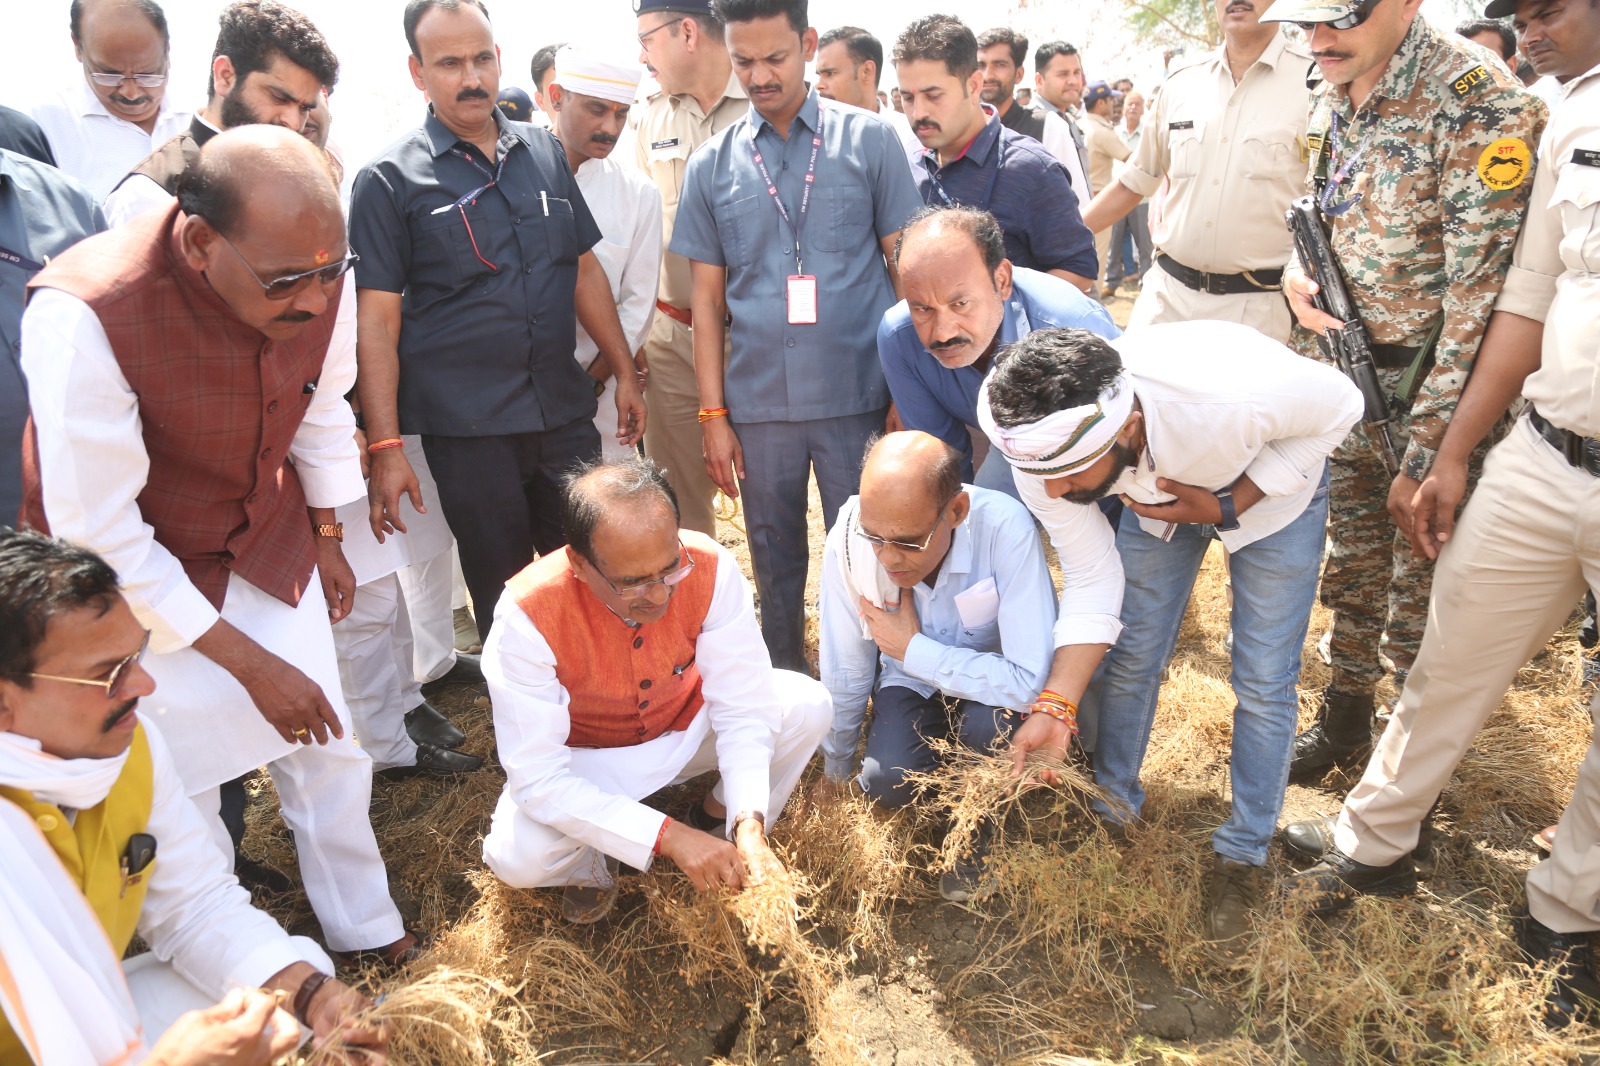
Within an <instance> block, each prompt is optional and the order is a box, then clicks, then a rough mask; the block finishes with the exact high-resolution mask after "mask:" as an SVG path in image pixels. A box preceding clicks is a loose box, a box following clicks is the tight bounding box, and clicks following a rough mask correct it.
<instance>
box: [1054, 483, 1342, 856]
mask: <svg viewBox="0 0 1600 1066" xmlns="http://www.w3.org/2000/svg"><path fill="white" fill-rule="evenodd" d="M1327 524H1328V484H1327V476H1326V474H1324V476H1323V482H1322V486H1321V487H1320V488H1319V489H1318V490H1317V493H1316V495H1315V496H1314V497H1312V500H1311V502H1310V504H1308V505H1307V506H1306V509H1305V511H1304V512H1303V513H1302V514H1301V515H1300V517H1298V518H1296V519H1295V520H1294V521H1293V522H1291V523H1289V525H1287V526H1285V527H1284V528H1283V529H1281V530H1279V531H1278V532H1276V533H1274V534H1272V535H1271V536H1269V537H1263V538H1262V539H1261V540H1258V541H1256V542H1255V543H1253V544H1250V545H1248V546H1246V547H1244V548H1241V549H1239V550H1238V551H1236V552H1232V553H1230V555H1229V557H1228V568H1229V572H1230V576H1231V579H1232V584H1233V620H1232V621H1233V669H1232V673H1231V675H1230V680H1231V681H1232V683H1233V693H1234V698H1235V700H1236V701H1237V702H1236V703H1235V705H1234V710H1233V755H1232V758H1231V760H1230V778H1231V782H1232V786H1233V809H1232V811H1231V812H1230V814H1229V816H1228V820H1227V821H1226V822H1224V823H1223V825H1222V827H1221V828H1220V829H1218V830H1217V831H1216V832H1215V833H1214V834H1212V837H1211V844H1212V847H1213V848H1215V849H1216V852H1217V854H1219V855H1221V856H1222V857H1223V858H1225V859H1232V860H1233V861H1234V862H1243V863H1249V864H1250V865H1252V866H1260V865H1262V864H1263V863H1265V862H1266V861H1267V845H1268V844H1269V842H1270V841H1271V839H1272V832H1273V830H1274V829H1275V828H1276V826H1277V824H1278V813H1279V811H1280V810H1281V809H1282V807H1283V792H1284V788H1285V787H1286V786H1287V785H1288V783H1289V756H1290V753H1291V750H1292V748H1293V744H1294V732H1295V724H1296V719H1297V716H1298V713H1299V709H1300V704H1299V699H1298V697H1297V696H1296V693H1295V682H1296V681H1297V680H1298V679H1299V677H1300V649H1301V645H1303V644H1304V643H1305V639H1306V627H1307V625H1308V623H1309V621H1310V618H1311V605H1312V604H1313V603H1314V602H1315V600H1316V594H1317V576H1318V573H1319V571H1320V570H1321V564H1322V545H1323V539H1324V537H1325V536H1326V532H1327ZM1215 537H1216V532H1215V530H1213V529H1212V527H1210V526H1194V525H1181V526H1178V527H1177V531H1176V532H1175V533H1174V534H1173V535H1172V539H1171V540H1170V541H1165V542H1163V541H1162V540H1161V539H1160V538H1159V537H1153V536H1151V535H1150V534H1148V533H1146V532H1145V531H1144V530H1143V529H1141V528H1140V526H1139V518H1138V516H1137V515H1135V514H1134V513H1133V512H1132V511H1128V512H1125V513H1124V514H1123V516H1122V521H1121V523H1120V525H1119V526H1118V528H1117V551H1118V553H1119V554H1120V555H1121V556H1122V566H1123V570H1124V571H1125V572H1126V574H1127V590H1126V592H1125V593H1124V595H1123V600H1122V623H1123V626H1124V628H1123V631H1122V636H1121V638H1120V639H1119V640H1118V641H1117V643H1116V645H1115V646H1113V647H1112V649H1111V650H1110V651H1109V652H1107V653H1106V657H1105V661H1104V662H1102V663H1101V664H1100V669H1099V671H1097V672H1096V674H1095V678H1094V681H1093V683H1091V685H1090V686H1089V691H1088V692H1087V693H1086V694H1085V696H1084V705H1085V709H1086V710H1088V711H1089V712H1090V713H1095V712H1096V711H1097V712H1098V720H1099V736H1098V739H1097V743H1096V747H1095V760H1094V767H1095V781H1096V783H1097V784H1098V785H1099V786H1100V787H1101V788H1102V789H1104V790H1105V792H1106V794H1107V795H1108V796H1109V797H1110V798H1111V803H1110V804H1107V803H1105V802H1104V801H1102V800H1096V801H1095V809H1096V810H1098V811H1099V812H1100V813H1101V814H1103V815H1105V816H1106V817H1108V818H1110V819H1112V820H1114V821H1123V820H1125V819H1127V818H1129V817H1133V816H1137V815H1138V813H1139V811H1140V809H1141V808H1142V807H1143V806H1144V795H1145V794H1144V789H1143V788H1142V787H1140V784H1139V767H1140V765H1141V764H1142V763H1143V762H1144V753H1145V749H1146V748H1147V747H1148V746H1149V743H1150V727H1151V725H1152V723H1153V722H1154V721H1155V716H1156V695H1157V692H1158V690H1159V689H1160V687H1161V679H1162V677H1163V676H1165V674H1166V669H1167V663H1168V661H1169V660H1170V659H1171V658H1172V652H1173V648H1174V647H1175V646H1176V644H1177V642H1178V627H1179V625H1180V623H1182V621H1183V613H1184V610H1185V609H1186V608H1187V607H1188V605H1189V595H1190V593H1191V592H1192V591H1193V588H1194V579H1195V577H1196V575H1198V574H1199V572H1200V563H1201V560H1203V559H1204V558H1205V554H1206V548H1207V547H1208V546H1209V545H1210V543H1211V541H1212V540H1213V539H1215Z"/></svg>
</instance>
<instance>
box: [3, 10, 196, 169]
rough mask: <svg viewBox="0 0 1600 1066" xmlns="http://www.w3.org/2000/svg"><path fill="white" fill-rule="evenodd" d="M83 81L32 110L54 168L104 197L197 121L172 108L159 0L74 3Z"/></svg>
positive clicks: (166, 43)
mask: <svg viewBox="0 0 1600 1066" xmlns="http://www.w3.org/2000/svg"><path fill="white" fill-rule="evenodd" d="M71 28H72V47H73V51H74V52H75V53H76V54H77V57H78V62H80V63H82V64H83V78H82V80H80V81H76V82H74V83H73V84H72V85H70V86H68V87H66V88H64V89H62V90H61V91H60V92H59V93H57V94H56V95H54V96H52V97H50V98H49V99H46V100H43V101H41V102H39V103H38V104H36V105H34V107H33V110H32V112H31V114H32V116H33V120H34V121H35V122H37V123H39V125H40V127H41V128H43V130H44V132H45V136H46V137H48V138H49V139H50V150H51V151H52V152H54V153H55V157H56V165H57V166H59V167H60V168H61V169H62V170H64V171H66V172H67V173H68V174H71V175H72V176H73V177H75V178H77V179H78V180H79V181H81V182H83V183H84V185H86V186H88V188H89V191H90V192H92V193H93V194H94V195H95V198H96V199H103V198H104V197H105V195H106V194H107V193H108V192H110V191H111V189H112V187H113V186H115V185H116V184H117V182H119V181H121V180H122V177H123V175H124V174H126V173H127V172H128V171H129V170H130V169H132V168H133V166H134V164H136V163H138V162H139V160H141V159H143V158H144V157H145V156H147V155H149V154H150V153H151V152H152V151H154V150H155V148H156V147H157V146H158V145H160V144H163V143H165V142H166V140H167V138H169V137H173V136H175V135H177V134H179V133H181V132H183V129H184V127H185V126H187V125H188V124H189V120H190V118H191V117H192V116H191V115H190V113H189V112H188V111H179V110H175V109H174V108H172V107H170V106H169V104H168V102H167V95H166V93H167V66H168V52H169V44H170V42H169V39H168V36H167V17H166V15H165V14H164V13H163V12H162V10H161V7H160V5H158V4H157V3H155V0H74V2H73V4H72V10H71Z"/></svg>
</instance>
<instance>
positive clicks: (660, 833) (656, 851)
mask: <svg viewBox="0 0 1600 1066" xmlns="http://www.w3.org/2000/svg"><path fill="white" fill-rule="evenodd" d="M671 824H672V819H671V818H663V819H662V820H661V828H660V829H659V830H657V831H656V845H655V847H653V848H651V849H650V854H651V855H654V856H659V855H660V854H661V841H662V840H663V839H665V837H666V835H667V826H669V825H671Z"/></svg>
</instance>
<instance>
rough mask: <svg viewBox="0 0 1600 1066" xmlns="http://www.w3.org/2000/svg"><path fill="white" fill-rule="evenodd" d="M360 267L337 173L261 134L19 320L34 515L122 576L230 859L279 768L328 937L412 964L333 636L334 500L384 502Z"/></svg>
mask: <svg viewBox="0 0 1600 1066" xmlns="http://www.w3.org/2000/svg"><path fill="white" fill-rule="evenodd" d="M354 260H355V256H354V255H353V254H352V253H351V252H350V251H349V247H348V245H347V244H346V241H345V230H344V216H343V214H342V212H341V210H340V205H339V194H338V188H337V186H335V185H334V182H333V174H332V170H331V169H330V167H329V164H328V161H327V156H326V155H325V154H324V153H323V152H322V151H321V150H320V149H318V148H317V147H316V146H314V145H312V144H311V143H310V142H309V141H307V140H305V139H304V138H303V137H301V136H300V135H299V134H298V133H293V132H290V131H289V130H286V129H282V128H280V127H277V126H261V125H252V126H242V127H240V128H238V129H235V130H229V131H227V132H226V133H220V134H218V135H217V136H216V137H214V138H213V139H212V140H211V141H210V143H208V144H207V145H206V146H205V147H204V148H202V149H201V150H200V154H199V155H198V156H197V157H196V159H195V162H194V165H193V166H192V167H191V168H190V169H189V170H188V171H187V172H186V173H185V175H184V177H183V180H182V181H181V182H180V183H179V192H178V202H177V203H176V204H173V205H172V206H171V207H169V208H168V209H167V210H166V211H163V212H151V213H148V214H145V215H141V216H140V217H139V218H137V219H134V220H133V221H132V222H129V223H127V224H126V225H123V226H120V227H117V228H116V229H113V230H111V231H109V232H107V233H104V234H100V235H98V236H97V237H95V238H92V239H91V240H90V241H86V242H84V243H83V244H82V245H80V246H78V247H76V248H74V249H72V250H71V251H70V252H69V253H66V254H63V255H61V256H59V257H57V258H56V259H54V260H53V261H52V262H51V263H50V265H49V266H48V267H46V268H45V269H44V271H42V272H41V273H40V274H39V276H38V277H36V278H35V279H34V280H33V283H32V286H31V288H32V299H31V300H30V302H29V305H28V310H27V311H26V312H24V314H23V324H22V351H23V353H24V354H23V370H24V372H25V374H26V376H27V379H28V385H29V400H30V405H31V407H32V410H33V426H32V430H31V432H30V433H29V434H28V436H27V438H26V439H25V441H24V452H23V477H24V486H25V490H26V498H25V503H24V518H25V520H26V522H27V523H28V524H29V525H31V526H33V527H34V528H39V529H49V530H51V531H52V532H54V533H55V534H56V535H57V536H60V537H63V538H65V539H67V540H70V541H74V542H76V543H80V544H84V545H86V546H88V547H90V548H93V549H95V550H97V551H99V552H100V553H101V554H102V555H104V556H105V558H106V561H107V562H108V563H111V564H112V565H113V566H114V567H115V568H116V569H117V570H118V572H119V573H120V574H121V575H122V578H123V581H124V586H123V591H124V595H125V596H126V597H127V600H128V602H129V605H130V606H131V607H132V608H133V610H134V613H135V615H136V616H137V617H138V618H139V620H140V622H141V624H143V625H144V626H145V627H146V628H148V629H150V630H151V631H152V636H151V640H150V654H149V656H148V657H147V659H146V661H145V666H146V669H148V670H149V672H150V673H151V675H152V676H153V677H155V678H156V680H157V681H159V682H160V685H161V688H162V695H161V697H160V700H159V704H158V705H157V707H155V708H153V710H155V711H157V712H158V713H159V714H160V716H161V720H162V724H163V726H164V727H165V733H166V737H167V741H168V743H169V744H170V745H171V747H172V752H173V757H174V761H175V762H176V764H177V767H178V772H179V773H180V774H182V775H183V783H184V788H185V791H186V792H187V793H188V794H189V795H190V796H192V797H194V798H195V800H196V802H197V805H198V806H199V807H200V808H201V809H202V811H204V813H205V814H206V816H207V818H208V819H209V821H210V825H211V828H212V830H213V833H214V835H215V836H216V839H217V843H218V845H219V846H220V847H222V848H223V849H225V850H226V849H228V848H230V846H231V843H230V840H229V835H228V830H227V829H226V828H225V826H224V823H223V820H222V816H221V812H220V800H219V786H221V785H222V784H223V783H225V782H228V781H232V780H234V779H235V778H237V777H239V776H240V775H242V774H245V773H248V772H249V771H251V770H254V769H256V768H258V767H261V766H267V767H268V768H269V769H270V771H271V772H272V776H273V780H274V782H275V783H276V785H277V790H278V795H279V798H280V800H281V801H282V806H283V814H284V820H285V821H286V822H287V823H288V825H289V827H290V828H291V829H292V830H293V832H294V835H295V845H296V847H297V849H298V850H299V853H300V870H301V874H302V876H303V879H304V881H305V886H306V895H307V897H308V898H309V899H310V902H311V906H312V909H313V910H315V911H316V913H317V916H318V918H319V919H320V920H321V922H322V928H323V932H324V933H325V934H326V937H327V940H328V943H329V945H330V946H331V947H332V948H334V949H335V950H337V951H360V950H370V949H374V948H376V947H380V946H387V947H388V948H390V949H393V953H396V954H397V953H399V952H400V951H403V950H405V949H406V948H409V947H410V946H411V943H412V941H411V940H410V938H409V936H408V934H406V932H405V929H404V927H403V926H402V924H401V920H400V914H399V912H398V911H397V910H396V909H395V906H394V904H393V902H392V901H391V900H390V898H389V891H388V882H387V878H386V875H385V872H384V865H383V858H382V856H380V855H379V853H378V847H377V842H376V840H375V839H374V838H373V835H372V828H371V825H370V822H369V820H368V814H367V806H368V801H369V798H370V796H371V790H372V763H371V760H370V759H369V758H368V756H367V755H366V754H365V753H364V752H363V751H362V750H361V749H360V748H359V747H358V746H357V745H356V744H355V743H354V740H353V738H352V737H351V735H350V731H349V728H348V716H347V713H346V708H345V705H344V701H343V699H342V698H341V696H340V693H339V675H338V669H337V666H336V663H335V659H334V647H333V636H332V633H331V631H330V629H329V622H330V621H333V622H337V621H339V620H340V619H342V618H344V617H345V616H346V615H347V614H348V613H349V611H350V606H351V597H352V594H353V592H354V590H355V579H354V575H353V574H352V573H351V570H350V566H349V564H348V563H347V562H346V561H345V558H344V555H343V553H342V552H341V550H340V543H339V542H340V539H341V537H342V532H343V531H342V529H341V527H340V526H339V525H338V524H337V523H336V522H335V519H334V508H335V507H337V506H338V505H339V504H341V503H345V502H347V501H349V500H352V499H357V498H359V497H360V496H362V495H363V492H364V486H363V482H362V479H361V466H360V462H359V459H358V456H357V454H356V450H355V445H354V435H355V422H354V418H353V416H352V415H351V412H350V406H349V404H347V403H346V402H345V401H344V399H343V394H344V392H345V391H346V390H347V389H348V388H349V387H350V382H351V378H352V376H353V373H354V361H353V345H354V338H353V330H354V321H353V319H354V315H353V313H352V312H353V308H352V307H351V306H350V303H349V301H347V300H342V299H341V289H342V287H343V286H342V282H343V277H344V274H345V272H346V270H347V269H348V267H349V265H350V263H352V262H354ZM319 591H320V595H319Z"/></svg>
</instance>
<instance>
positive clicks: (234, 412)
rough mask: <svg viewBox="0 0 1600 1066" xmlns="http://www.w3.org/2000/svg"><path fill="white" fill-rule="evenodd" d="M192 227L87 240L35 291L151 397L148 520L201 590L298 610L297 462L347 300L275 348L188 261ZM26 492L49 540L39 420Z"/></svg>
mask: <svg viewBox="0 0 1600 1066" xmlns="http://www.w3.org/2000/svg"><path fill="white" fill-rule="evenodd" d="M183 217H184V216H183V215H182V214H181V213H180V212H179V211H178V207H177V205H176V204H174V205H173V206H172V207H171V209H169V210H168V211H166V212H164V213H160V214H158V213H156V212H151V213H150V214H147V215H144V216H142V217H140V218H137V219H134V220H133V221H131V222H129V223H128V224H127V225H124V226H119V227H117V228H116V229H113V230H111V231H109V232H107V233H102V234H100V235H98V236H95V237H92V238H90V239H88V240H85V241H82V242H80V243H79V244H77V245H75V246H74V247H73V248H71V249H70V250H68V251H66V252H64V253H62V254H61V255H60V256H59V257H57V258H56V259H53V260H51V262H50V264H49V266H47V267H46V268H45V269H44V270H43V271H41V272H40V273H39V274H38V276H36V277H35V278H34V279H33V281H32V282H31V283H30V285H29V288H51V289H60V290H61V291H62V292H65V293H69V294H70V295H73V296H76V297H77V298H78V299H80V300H82V301H83V302H84V303H86V304H88V305H89V307H90V308H92V309H93V310H94V312H95V314H96V316H98V317H99V319H100V324H101V325H102V326H104V327H105V331H106V336H107V337H108V338H109V339H110V341H111V351H112V354H114V355H115V356H116V359H117V363H118V365H119V366H120V367H121V368H122V373H123V375H124V376H125V377H126V378H127V379H128V384H129V385H130V386H131V387H132V388H133V391H134V393H135V394H136V395H137V396H138V398H139V419H140V422H141V424H142V426H143V430H144V445H145V450H146V451H147V452H148V453H149V456H150V474H149V478H148V480H147V481H146V484H145V486H144V489H143V490H142V491H141V492H140V493H139V498H138V503H139V511H140V514H141V515H142V517H143V518H144V520H145V521H146V522H147V523H149V524H150V525H151V526H152V527H153V528H154V529H155V537H156V540H157V541H158V542H159V543H160V544H161V546H162V547H164V548H166V549H167V550H168V551H169V552H171V553H172V554H173V555H174V556H175V557H176V558H177V559H178V561H179V562H181V563H182V564H183V569H184V572H185V573H187V574H188V575H189V580H190V581H192V582H194V584H195V587H196V588H198V589H199V590H200V591H201V592H202V593H203V594H204V595H205V597H206V599H208V600H210V601H211V603H212V605H213V606H215V607H216V608H217V609H219V610H220V609H221V608H222V601H223V597H224V595H225V594H226V592H227V588H228V572H229V571H232V572H233V573H235V574H238V575H239V576H240V577H242V578H243V579H244V580H246V581H248V582H250V584H252V585H254V586H255V587H256V588H258V589H260V590H261V591H263V592H265V593H267V594H268V595H271V596H273V597H275V598H276V599H279V600H282V601H283V602H284V603H287V604H289V605H291V606H293V605H296V604H298V603H299V602H300V597H301V595H302V594H304V593H305V591H306V589H307V587H308V586H309V584H310V581H311V571H312V569H313V568H314V567H315V565H316V547H315V542H314V540H313V538H312V535H311V523H310V520H309V519H308V517H307V515H306V498H305V493H304V492H303V491H302V490H301V488H300V479H299V478H298V477H297V476H296V475H295V472H294V467H293V465H292V464H288V463H286V462H285V460H286V459H287V458H288V455H289V445H290V443H291V442H292V441H293V439H294V435H295V431H296V430H298V429H299V428H300V423H301V420H302V419H303V418H304V417H305V413H306V409H307V408H308V407H309V406H310V405H311V398H312V394H313V393H315V392H316V387H317V379H318V378H319V377H320V376H321V374H322V361H323V358H324V356H326V355H327V351H328V340H329V337H330V336H331V335H332V333H333V323H334V317H335V314H336V313H337V311H338V306H339V305H338V299H339V296H338V294H337V293H335V294H334V297H333V298H332V299H331V300H330V301H329V303H328V309H327V311H326V312H324V313H323V314H321V315H318V316H317V317H316V318H314V319H312V320H311V321H310V322H309V323H307V325H306V327H305V329H304V331H302V332H301V333H300V334H299V335H298V336H296V337H295V338H294V339H292V340H288V341H282V342H275V341H270V340H268V339H267V338H266V337H264V336H262V335H261V334H260V333H259V332H257V331H256V330H255V329H252V328H251V327H249V326H247V325H245V324H244V323H243V322H241V321H240V320H239V319H238V318H237V317H236V316H235V315H234V314H233V312H232V311H231V310H229V308H228V305H227V304H225V303H223V302H222V300H221V298H220V297H218V296H217V294H216V293H215V292H213V291H212V289H211V285H210V283H208V282H207V281H206V279H205V278H204V277H202V276H201V275H200V274H199V272H197V271H195V270H194V269H192V268H191V267H190V266H189V264H188V263H187V261H185V259H184V257H183V251H182V248H181V245H180V235H179V231H180V229H181V224H182V221H183ZM80 461H82V462H85V463H92V462H94V456H93V455H84V456H82V457H80ZM23 486H24V492H25V494H26V499H25V501H24V503H23V510H22V517H23V521H24V523H25V524H27V525H29V526H32V527H34V528H38V529H48V528H49V527H48V523H47V519H48V517H49V516H48V515H46V514H45V512H44V505H43V496H42V494H41V492H40V484H39V452H38V448H37V445H36V442H35V439H34V434H33V425H32V423H31V422H30V423H29V425H28V430H27V434H26V437H25V440H24V442H23ZM89 546H90V547H94V545H92V544H91V545H89Z"/></svg>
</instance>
